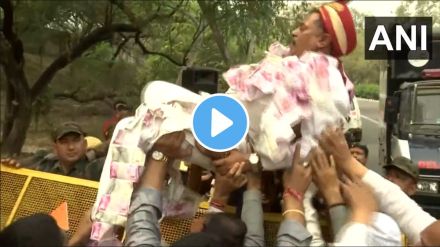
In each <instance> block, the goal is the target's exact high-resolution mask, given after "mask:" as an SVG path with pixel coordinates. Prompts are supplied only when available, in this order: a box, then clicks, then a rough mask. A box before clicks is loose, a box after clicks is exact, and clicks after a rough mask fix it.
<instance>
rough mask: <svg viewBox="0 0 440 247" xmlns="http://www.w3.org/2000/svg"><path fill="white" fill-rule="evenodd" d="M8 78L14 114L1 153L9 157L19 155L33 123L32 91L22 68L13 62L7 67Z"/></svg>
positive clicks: (4, 137) (8, 123) (10, 119)
mask: <svg viewBox="0 0 440 247" xmlns="http://www.w3.org/2000/svg"><path fill="white" fill-rule="evenodd" d="M5 72H6V77H7V78H8V87H9V86H10V89H11V90H10V91H9V90H8V94H10V95H11V94H12V95H13V97H14V98H13V100H12V104H10V107H11V108H10V109H8V110H10V111H11V112H8V113H9V114H12V115H11V116H10V118H9V119H8V120H7V121H8V122H7V125H8V128H9V131H7V132H4V133H3V135H4V136H3V140H4V141H3V142H2V147H1V152H2V153H6V154H9V155H15V154H19V153H20V151H21V148H22V147H23V144H24V141H25V139H26V132H27V130H28V128H29V125H30V123H31V117H32V101H31V91H30V89H29V87H28V86H27V85H28V84H27V80H26V77H25V75H24V72H23V69H22V66H20V65H18V64H16V63H14V62H13V61H11V63H9V66H5Z"/></svg>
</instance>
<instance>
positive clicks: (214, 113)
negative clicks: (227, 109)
mask: <svg viewBox="0 0 440 247" xmlns="http://www.w3.org/2000/svg"><path fill="white" fill-rule="evenodd" d="M233 124H234V122H232V120H231V119H229V118H228V117H226V116H225V115H223V114H222V113H221V112H219V111H218V110H217V109H215V108H212V110H211V137H216V136H217V135H218V134H220V133H222V132H223V131H225V130H226V129H228V128H229V127H231V126H232V125H233Z"/></svg>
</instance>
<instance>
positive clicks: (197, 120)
mask: <svg viewBox="0 0 440 247" xmlns="http://www.w3.org/2000/svg"><path fill="white" fill-rule="evenodd" d="M248 130H249V117H248V114H247V112H246V109H245V108H244V106H243V105H242V104H241V103H240V102H239V101H237V100H236V99H234V98H232V97H231V96H228V95H226V94H213V95H212V96H210V97H208V98H206V99H205V100H203V101H202V102H200V103H199V104H198V105H197V106H196V108H195V110H194V113H193V119H192V131H193V134H194V137H195V138H196V140H197V141H198V142H199V143H200V144H201V145H202V146H203V147H204V148H206V149H208V150H211V151H216V152H224V151H228V150H231V149H233V148H235V147H237V146H238V144H240V142H242V141H243V139H244V138H245V137H246V135H247V132H248Z"/></svg>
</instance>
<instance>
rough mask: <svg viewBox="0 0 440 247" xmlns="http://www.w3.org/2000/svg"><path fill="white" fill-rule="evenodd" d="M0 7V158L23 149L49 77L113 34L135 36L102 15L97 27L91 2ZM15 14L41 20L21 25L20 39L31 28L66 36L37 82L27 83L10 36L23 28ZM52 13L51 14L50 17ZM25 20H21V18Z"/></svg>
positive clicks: (19, 47) (20, 49)
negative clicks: (1, 87)
mask: <svg viewBox="0 0 440 247" xmlns="http://www.w3.org/2000/svg"><path fill="white" fill-rule="evenodd" d="M0 7H1V9H2V10H3V29H2V32H1V33H0V57H1V59H0V65H1V67H2V70H3V72H4V74H5V75H6V82H7V90H6V110H5V118H4V125H3V129H2V147H1V148H2V152H5V153H9V154H17V153H19V152H20V150H21V148H22V146H23V143H24V140H25V138H26V130H27V129H28V128H29V125H30V121H31V115H32V114H31V112H32V104H33V103H34V102H35V101H36V100H37V98H38V97H39V96H40V95H41V94H42V93H43V92H44V90H45V89H46V88H47V86H48V84H49V83H50V82H51V81H52V79H53V77H54V76H55V74H56V73H57V72H58V71H60V70H61V69H63V68H64V67H66V66H67V65H69V64H70V63H71V62H72V61H74V60H75V59H77V58H78V57H81V56H82V55H83V54H84V53H85V52H86V51H87V50H89V49H90V48H92V47H94V46H95V45H96V44H98V43H100V42H104V41H108V40H110V39H111V38H112V35H113V34H114V33H137V32H140V28H139V27H138V26H136V25H133V24H129V23H123V22H121V23H114V22H113V21H111V20H109V19H112V18H110V17H112V14H108V13H107V11H106V12H104V14H103V15H101V16H104V17H105V18H103V20H101V21H98V20H97V19H96V18H95V16H100V15H96V12H99V11H100V10H102V8H100V7H99V6H97V5H96V4H95V3H93V2H86V3H84V2H81V3H80V4H79V3H73V4H72V3H71V4H67V3H66V2H56V3H55V2H51V3H42V2H37V3H35V2H17V3H16V5H15V6H14V5H13V3H12V1H11V0H3V1H0ZM33 7H37V8H38V7H41V8H44V9H46V10H48V9H49V10H50V11H47V12H45V11H43V12H38V11H35V9H34V8H33ZM20 11H26V12H27V13H35V12H37V13H38V14H39V15H41V16H43V18H40V19H39V20H40V21H41V22H39V23H38V22H36V21H34V20H33V21H31V22H29V21H27V22H25V25H22V26H21V28H22V29H21V30H22V31H23V32H24V33H25V31H26V30H27V29H29V28H30V27H32V26H34V27H36V28H38V29H39V30H41V29H47V28H49V29H56V28H59V29H60V31H66V30H68V33H69V34H70V40H69V41H70V43H69V45H70V46H69V47H68V49H67V50H66V51H65V52H63V53H62V54H60V55H59V56H58V57H57V58H55V59H54V61H53V62H52V63H51V64H50V65H49V66H48V67H47V68H46V69H45V70H44V71H43V72H42V73H41V75H40V76H39V77H38V79H36V80H35V81H34V82H31V83H29V81H28V78H27V76H26V74H25V72H24V64H25V59H24V46H23V42H22V40H21V39H20V37H19V35H18V34H17V32H16V31H15V30H17V29H18V30H20V27H18V28H16V27H15V26H14V24H23V23H21V22H20V21H23V19H20V16H21V15H17V17H15V13H16V12H20ZM52 13H57V14H56V15H51V14H52ZM35 15H36V14H34V16H35ZM30 17H31V16H29V15H26V18H30ZM160 17H163V15H162V14H161V13H160V12H159V11H156V12H154V13H153V14H152V15H151V16H149V17H147V18H146V20H148V21H151V20H153V19H156V18H160ZM115 19H116V18H115ZM36 23H37V24H36ZM26 25H27V26H26ZM36 25H37V26H36ZM69 31H70V32H69Z"/></svg>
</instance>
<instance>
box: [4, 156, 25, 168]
mask: <svg viewBox="0 0 440 247" xmlns="http://www.w3.org/2000/svg"><path fill="white" fill-rule="evenodd" d="M0 162H1V163H2V164H3V165H5V166H9V167H13V168H20V167H21V164H20V162H18V161H17V160H15V159H11V158H5V159H1V160H0Z"/></svg>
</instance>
